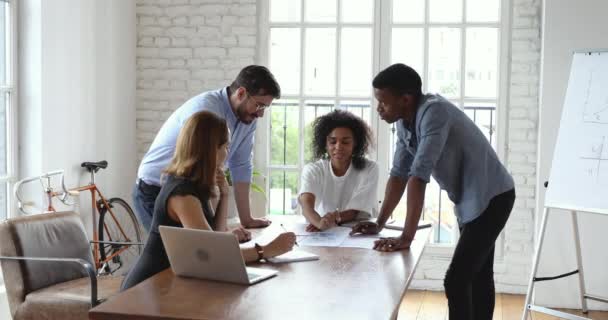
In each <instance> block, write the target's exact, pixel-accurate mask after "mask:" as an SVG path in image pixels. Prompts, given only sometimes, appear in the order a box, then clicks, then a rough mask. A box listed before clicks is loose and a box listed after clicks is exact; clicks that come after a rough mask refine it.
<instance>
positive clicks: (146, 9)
mask: <svg viewBox="0 0 608 320" xmlns="http://www.w3.org/2000/svg"><path fill="white" fill-rule="evenodd" d="M135 11H136V12H137V15H138V16H140V15H143V16H160V15H162V14H163V9H161V8H159V7H155V6H137V8H136V9H135Z"/></svg>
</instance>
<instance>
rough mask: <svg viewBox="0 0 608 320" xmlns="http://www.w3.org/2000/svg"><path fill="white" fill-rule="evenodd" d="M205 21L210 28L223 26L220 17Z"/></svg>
mask: <svg viewBox="0 0 608 320" xmlns="http://www.w3.org/2000/svg"><path fill="white" fill-rule="evenodd" d="M205 21H206V23H205V24H206V25H208V26H214V27H219V26H221V25H222V17H219V16H213V17H208V18H207V19H206V20H205Z"/></svg>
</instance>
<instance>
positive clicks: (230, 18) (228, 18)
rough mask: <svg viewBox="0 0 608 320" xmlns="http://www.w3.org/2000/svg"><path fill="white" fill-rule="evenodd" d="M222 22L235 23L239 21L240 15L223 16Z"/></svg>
mask: <svg viewBox="0 0 608 320" xmlns="http://www.w3.org/2000/svg"><path fill="white" fill-rule="evenodd" d="M221 21H222V22H221V23H222V24H228V25H233V24H236V23H237V22H239V17H237V16H223V17H221Z"/></svg>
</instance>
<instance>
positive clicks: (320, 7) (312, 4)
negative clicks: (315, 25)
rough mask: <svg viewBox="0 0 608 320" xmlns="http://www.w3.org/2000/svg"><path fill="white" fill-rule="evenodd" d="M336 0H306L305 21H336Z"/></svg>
mask: <svg viewBox="0 0 608 320" xmlns="http://www.w3.org/2000/svg"><path fill="white" fill-rule="evenodd" d="M336 9H337V8H336V0H306V14H305V16H304V19H305V20H306V21H307V22H336Z"/></svg>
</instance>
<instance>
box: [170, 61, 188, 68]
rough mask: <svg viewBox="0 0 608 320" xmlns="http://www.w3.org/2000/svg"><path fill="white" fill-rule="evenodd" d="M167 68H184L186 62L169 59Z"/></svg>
mask: <svg viewBox="0 0 608 320" xmlns="http://www.w3.org/2000/svg"><path fill="white" fill-rule="evenodd" d="M169 66H170V67H172V68H176V67H184V66H186V60H183V59H171V61H170V62H169Z"/></svg>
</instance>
